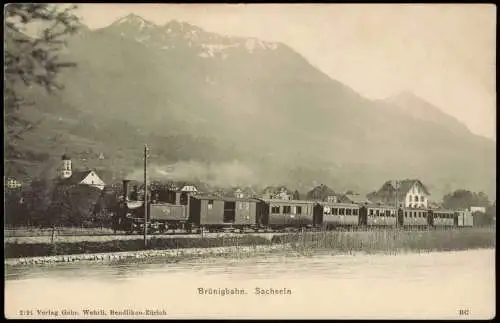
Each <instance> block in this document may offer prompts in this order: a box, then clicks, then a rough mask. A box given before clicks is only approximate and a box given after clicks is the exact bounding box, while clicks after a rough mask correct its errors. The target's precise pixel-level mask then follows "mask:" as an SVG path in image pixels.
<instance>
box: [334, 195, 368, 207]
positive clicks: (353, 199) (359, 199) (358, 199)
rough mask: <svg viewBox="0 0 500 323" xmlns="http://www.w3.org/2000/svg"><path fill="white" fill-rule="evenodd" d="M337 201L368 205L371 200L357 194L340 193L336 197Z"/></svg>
mask: <svg viewBox="0 0 500 323" xmlns="http://www.w3.org/2000/svg"><path fill="white" fill-rule="evenodd" d="M338 202H339V203H350V204H362V205H370V204H373V202H372V201H370V200H369V199H367V198H366V197H364V196H362V195H359V194H342V195H340V196H339V197H338Z"/></svg>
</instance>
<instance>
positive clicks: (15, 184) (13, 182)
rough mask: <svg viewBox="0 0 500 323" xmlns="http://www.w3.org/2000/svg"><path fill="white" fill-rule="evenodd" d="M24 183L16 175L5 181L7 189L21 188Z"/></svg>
mask: <svg viewBox="0 0 500 323" xmlns="http://www.w3.org/2000/svg"><path fill="white" fill-rule="evenodd" d="M21 186H23V184H22V183H21V182H20V181H18V180H17V179H16V178H14V177H8V178H7V179H6V181H5V187H6V188H7V189H11V190H12V189H18V188H21Z"/></svg>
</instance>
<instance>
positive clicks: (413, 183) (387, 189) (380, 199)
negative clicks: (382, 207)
mask: <svg viewBox="0 0 500 323" xmlns="http://www.w3.org/2000/svg"><path fill="white" fill-rule="evenodd" d="M396 196H397V200H398V206H400V207H411V208H427V206H428V203H429V197H430V196H431V195H430V193H429V190H428V189H427V187H426V186H425V185H424V184H423V183H422V181H420V180H419V179H405V180H400V181H399V180H398V181H387V182H385V183H384V185H382V187H381V188H380V189H379V190H378V191H376V192H373V193H371V194H369V196H367V198H368V199H369V200H371V201H372V202H375V203H383V204H388V205H394V204H395V201H396Z"/></svg>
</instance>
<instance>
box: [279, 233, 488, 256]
mask: <svg viewBox="0 0 500 323" xmlns="http://www.w3.org/2000/svg"><path fill="white" fill-rule="evenodd" d="M273 243H288V244H291V245H292V246H293V247H294V248H295V249H296V250H298V251H308V250H315V249H333V250H336V251H340V252H348V253H349V252H356V251H363V252H389V253H393V252H399V251H449V250H466V249H476V248H494V247H495V244H496V243H495V230H494V229H493V228H464V229H455V228H454V229H445V230H439V229H436V230H426V231H407V230H400V229H389V230H370V231H342V232H336V231H334V232H332V231H323V232H302V233H297V234H293V235H283V236H275V237H273Z"/></svg>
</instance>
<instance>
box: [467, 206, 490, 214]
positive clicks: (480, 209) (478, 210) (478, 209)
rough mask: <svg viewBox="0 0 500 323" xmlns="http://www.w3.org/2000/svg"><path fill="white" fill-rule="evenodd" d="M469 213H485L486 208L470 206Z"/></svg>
mask: <svg viewBox="0 0 500 323" xmlns="http://www.w3.org/2000/svg"><path fill="white" fill-rule="evenodd" d="M470 211H471V212H472V213H475V212H481V213H486V208H485V207H484V206H471V207H470Z"/></svg>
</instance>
